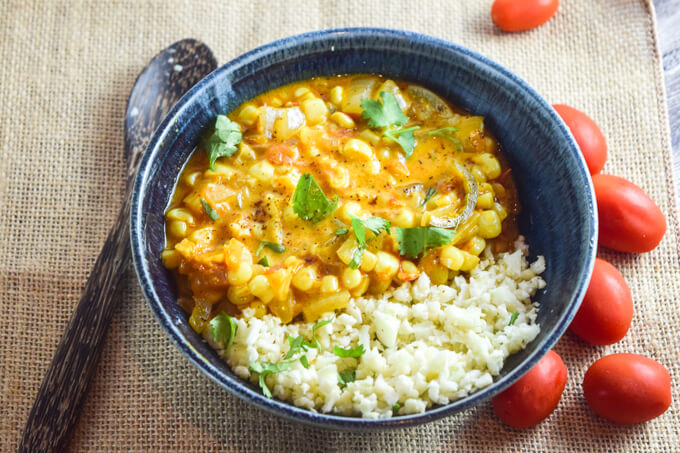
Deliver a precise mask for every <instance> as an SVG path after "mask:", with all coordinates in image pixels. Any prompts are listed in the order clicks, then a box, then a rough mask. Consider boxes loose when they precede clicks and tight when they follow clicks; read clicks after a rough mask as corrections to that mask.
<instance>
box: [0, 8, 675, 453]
mask: <svg viewBox="0 0 680 453" xmlns="http://www.w3.org/2000/svg"><path fill="white" fill-rule="evenodd" d="M490 4H491V0H456V1H448V0H440V1H436V0H419V1H417V2H411V1H398V2H397V1H394V2H379V1H372V2H367V1H358V0H345V1H344V2H338V3H336V2H323V1H317V2H310V3H309V4H306V5H305V4H304V3H303V2H299V1H286V2H269V1H263V0H257V1H250V2H235V1H224V0H223V1H219V2H216V1H208V0H204V1H195V0H192V1H188V0H187V1H179V0H178V1H164V2H156V3H154V2H138V1H135V0H129V1H118V2H94V1H93V2H87V1H75V0H67V1H64V2H39V1H22V0H17V1H8V0H5V1H2V2H0V119H1V120H2V127H0V240H1V241H2V242H1V245H0V313H2V316H0V332H1V333H0V392H1V396H0V426H1V430H0V449H2V450H3V451H12V450H15V449H16V446H17V445H18V442H19V440H20V436H21V431H22V429H23V425H24V422H25V418H26V416H27V415H28V412H29V410H30V407H31V404H32V401H33V398H34V396H35V394H36V392H37V390H38V387H39V385H40V381H41V379H42V376H43V374H44V372H45V370H46V368H47V365H48V364H49V361H50V358H51V356H52V353H53V351H54V348H55V347H56V344H57V342H58V340H59V338H60V336H61V334H62V331H63V328H64V326H65V324H66V322H67V320H68V319H69V317H70V314H71V312H72V310H73V308H74V306H75V303H76V301H77V299H78V297H79V295H80V291H81V288H82V286H83V284H84V281H85V279H86V277H87V273H88V272H89V270H90V269H91V266H92V264H93V263H94V260H95V257H96V256H97V254H98V252H99V250H100V247H101V245H102V243H103V241H104V238H105V236H106V234H107V232H108V230H109V228H110V226H111V225H112V223H113V221H114V218H115V215H116V213H117V210H118V208H119V206H120V202H121V196H122V190H123V179H124V161H123V134H122V130H123V120H122V119H123V114H124V110H125V103H126V100H127V96H128V92H129V90H130V88H131V87H132V84H133V82H134V79H135V77H136V75H137V74H138V72H139V71H140V70H141V69H142V67H143V66H144V65H145V64H146V63H147V61H148V60H149V59H150V58H151V57H152V56H153V55H155V54H156V53H157V52H158V51H159V50H160V49H162V48H164V47H165V46H167V45H168V44H170V43H172V42H174V41H176V40H179V39H181V38H185V37H194V38H198V39H201V40H203V41H204V42H206V43H207V44H208V45H210V46H211V48H212V49H214V51H215V54H216V55H217V56H218V59H219V61H221V62H225V61H228V60H229V59H231V58H233V57H236V56H237V55H239V54H241V53H242V52H244V51H246V50H249V49H251V48H253V47H255V46H258V45H260V44H264V43H267V42H270V41H272V40H274V39H277V38H281V37H284V36H288V35H292V34H297V33H301V32H305V31H309V30H316V29H323V28H331V27H339V26H380V27H391V28H401V29H407V30H413V31H418V32H424V33H428V34H431V35H435V36H438V37H442V38H445V39H448V40H451V41H454V42H456V43H460V44H462V45H465V46H468V47H470V48H472V49H474V50H477V51H479V52H481V53H483V54H485V55H487V56H488V57H490V58H492V59H494V60H496V61H498V62H500V63H501V64H503V65H505V66H506V67H508V68H509V69H511V70H513V71H515V72H516V73H517V74H518V75H519V76H520V77H522V78H524V79H525V80H527V81H528V82H529V83H530V84H531V85H532V86H533V87H535V88H536V89H537V90H538V91H539V92H540V93H541V94H543V95H544V96H545V98H546V99H547V100H548V101H549V102H552V103H558V102H559V103H567V104H570V105H573V106H575V107H577V108H579V109H582V110H584V111H586V112H588V114H590V115H591V116H592V117H593V118H594V119H595V120H596V121H597V122H598V124H599V125H600V126H601V127H602V129H603V131H604V133H605V135H606V137H607V140H608V143H609V150H610V151H609V160H608V162H607V166H606V168H605V170H606V171H607V172H610V173H615V174H618V175H621V176H624V177H627V178H629V179H630V180H632V181H634V182H635V183H637V184H638V185H640V186H641V187H643V188H644V189H645V190H646V191H647V192H648V193H649V194H650V195H651V196H652V197H653V198H654V199H655V200H656V201H657V203H658V204H659V206H660V207H661V209H662V210H663V211H664V212H665V213H666V215H667V218H668V222H669V228H668V233H667V234H666V236H665V238H664V240H663V242H662V243H661V245H660V247H659V248H657V249H656V250H654V251H653V252H651V253H648V254H645V255H639V256H633V255H627V254H616V253H612V252H607V251H604V252H602V253H601V254H600V256H602V257H604V258H605V259H608V260H610V261H611V262H613V263H614V264H615V265H616V266H618V268H619V269H620V270H621V272H622V273H623V274H624V276H625V277H626V279H627V281H628V283H629V284H630V287H631V290H632V292H633V295H634V300H635V310H636V313H635V319H634V321H633V325H632V327H631V329H630V332H629V333H628V335H627V336H626V338H625V339H624V340H623V341H622V342H621V343H619V344H617V345H615V346H612V347H606V348H602V347H593V346H589V345H586V344H585V343H583V342H581V341H580V340H578V339H577V338H576V337H574V336H573V335H571V334H567V335H566V336H565V337H564V338H563V339H562V340H561V341H560V342H559V344H558V346H557V350H558V352H559V353H560V354H561V355H562V357H563V358H564V361H565V362H566V364H567V366H568V368H569V380H568V384H567V388H566V391H565V393H564V396H563V398H562V402H561V403H560V406H559V408H558V409H557V411H556V412H555V413H554V414H553V415H551V416H550V418H549V419H548V420H547V421H545V422H544V423H542V424H540V425H539V426H537V427H535V428H533V429H528V430H524V431H515V430H512V429H509V428H507V427H505V426H503V425H502V424H500V423H499V422H498V421H497V419H496V418H495V417H494V415H493V412H492V410H491V406H490V404H489V403H485V404H482V405H480V406H479V407H477V408H474V409H471V410H468V411H466V412H465V413H463V414H460V415H458V416H454V417H449V418H446V419H444V420H442V421H439V422H435V423H431V424H427V425H424V426H420V427H415V428H410V429H405V430H397V431H390V432H379V433H366V434H358V433H340V432H332V431H324V430H319V429H312V428H308V427H305V426H302V425H298V424H294V423H290V422H287V421H284V420H282V419H279V418H277V417H273V416H271V415H269V414H267V413H264V412H261V411H260V410H257V409H254V408H252V407H251V406H249V405H247V404H246V403H243V402H242V401H240V400H238V399H236V398H235V397H233V396H231V395H230V394H228V393H227V392H226V391H224V390H222V389H221V388H220V387H218V386H217V385H215V384H213V383H212V381H210V380H209V379H208V378H206V377H204V376H203V375H202V374H200V373H199V372H198V371H197V370H196V369H195V368H194V367H193V366H192V365H191V364H190V363H189V362H188V361H187V360H186V359H185V358H184V357H183V356H182V355H181V354H180V353H179V352H177V350H176V349H175V348H174V347H173V346H172V344H171V342H170V340H169V339H168V338H167V337H166V336H165V334H164V333H163V332H162V331H161V329H160V328H159V326H158V325H157V323H156V322H155V320H154V318H153V316H152V315H151V313H150V311H149V309H148V308H147V305H146V303H145V302H144V300H143V298H142V295H141V293H140V290H139V288H138V284H137V281H136V278H135V276H134V273H133V272H132V271H131V270H129V271H128V275H127V278H126V280H125V286H124V288H123V290H122V291H121V292H120V298H121V300H120V307H119V309H118V310H117V312H116V315H115V319H114V322H113V325H112V326H111V330H110V332H109V334H108V338H107V340H106V347H105V350H104V353H103V356H102V360H101V362H100V364H99V369H98V372H97V376H96V378H95V380H94V382H93V383H92V387H91V389H90V393H89V396H88V398H87V400H86V402H85V405H84V409H83V413H82V415H81V418H80V422H79V424H78V425H77V428H76V431H75V435H74V438H73V442H72V444H71V448H72V449H73V450H74V451H94V450H98V451H113V450H126V451H132V450H158V451H213V450H215V451H224V450H226V451H276V450H285V451H447V450H466V449H467V450H470V451H482V450H490V451H508V452H510V451H512V452H517V451H523V452H535V451H557V450H564V451H573V452H579V453H580V452H583V451H598V452H603V451H616V452H618V451H645V452H648V451H673V450H675V451H677V449H678V448H680V425H678V420H679V419H680V408H679V405H678V403H677V398H678V379H679V371H680V368H679V366H678V362H679V361H680V347H679V345H678V340H677V338H678V331H680V314H678V305H677V301H678V300H679V296H680V289H679V286H678V281H680V266H679V263H678V236H677V232H678V226H677V216H676V208H675V204H674V198H673V185H672V177H671V170H670V169H671V166H670V145H669V138H668V137H669V134H668V126H667V118H666V113H665V103H664V95H663V84H662V77H661V73H660V61H659V53H658V50H657V44H656V38H655V30H654V19H653V12H652V7H651V5H650V4H649V3H647V2H644V1H641V0H563V1H562V5H561V6H560V10H559V12H558V14H557V15H556V17H555V18H553V20H551V21H550V22H549V23H548V24H546V25H545V26H543V27H540V28H539V29H536V30H533V31H530V32H526V33H521V34H504V33H501V32H499V31H498V30H497V29H495V28H494V27H493V25H492V24H491V21H490V20H489V8H490ZM568 240H569V238H565V241H568ZM615 351H632V352H638V353H642V354H645V355H647V356H650V357H653V358H655V359H657V360H659V361H661V362H662V363H664V364H665V365H666V366H667V367H668V369H669V370H670V372H671V374H672V376H673V377H674V386H673V394H674V395H675V397H676V402H674V403H673V406H672V407H671V409H670V410H669V411H668V412H667V413H666V414H665V415H664V416H662V417H660V418H658V419H656V420H653V421H651V422H649V423H647V424H644V425H640V426H634V427H616V426H613V425H610V424H608V423H606V422H604V421H603V420H602V419H600V418H598V417H596V416H594V415H593V414H592V413H591V412H590V411H589V409H588V407H587V405H586V403H585V400H584V398H583V396H582V392H581V390H580V383H581V381H582V378H583V374H584V373H585V370H586V369H587V367H588V365H589V364H590V363H592V362H593V361H594V360H595V359H597V358H599V357H601V356H603V355H605V354H607V353H610V352H615Z"/></svg>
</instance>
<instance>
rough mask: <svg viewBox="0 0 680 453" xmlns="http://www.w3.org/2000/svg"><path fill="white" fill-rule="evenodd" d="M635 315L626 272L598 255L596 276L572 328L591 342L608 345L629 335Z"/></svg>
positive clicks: (591, 282) (594, 271)
mask: <svg viewBox="0 0 680 453" xmlns="http://www.w3.org/2000/svg"><path fill="white" fill-rule="evenodd" d="M632 319H633V298H632V296H631V294H630V289H629V288H628V285H627V284H626V281H625V280H624V279H623V275H621V273H620V272H619V271H618V270H617V269H616V268H615V267H614V266H612V265H611V264H609V263H608V262H606V261H605V260H602V259H600V258H597V259H595V266H594V267H593V276H592V277H590V285H589V286H588V291H586V295H585V297H584V298H583V302H581V307H580V308H579V309H578V312H577V313H576V316H574V320H573V321H572V322H571V325H570V326H569V328H570V329H571V331H572V332H574V333H575V334H576V335H578V336H579V337H581V338H583V339H584V340H585V341H587V342H588V343H592V344H597V345H602V346H604V345H608V344H613V343H616V342H617V341H619V340H620V339H621V338H623V337H624V336H625V335H626V332H628V328H629V327H630V322H631V321H632Z"/></svg>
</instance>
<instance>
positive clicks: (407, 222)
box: [392, 208, 416, 228]
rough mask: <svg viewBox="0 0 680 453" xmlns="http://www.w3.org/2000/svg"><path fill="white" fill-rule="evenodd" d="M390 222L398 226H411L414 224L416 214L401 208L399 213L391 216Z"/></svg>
mask: <svg viewBox="0 0 680 453" xmlns="http://www.w3.org/2000/svg"><path fill="white" fill-rule="evenodd" d="M392 223H393V224H394V225H395V226H398V227H400V228H412V227H413V226H415V224H416V216H415V214H414V213H413V211H411V210H410V209H408V208H402V209H401V211H399V213H398V214H397V215H396V216H395V217H393V218H392Z"/></svg>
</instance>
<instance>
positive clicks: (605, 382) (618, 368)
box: [583, 354, 671, 425]
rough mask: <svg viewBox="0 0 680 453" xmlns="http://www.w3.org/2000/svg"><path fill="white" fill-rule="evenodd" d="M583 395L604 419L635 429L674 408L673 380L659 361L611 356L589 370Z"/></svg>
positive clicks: (602, 359)
mask: <svg viewBox="0 0 680 453" xmlns="http://www.w3.org/2000/svg"><path fill="white" fill-rule="evenodd" d="M583 393H584V394H585V397H586V401H588V405H589V406H590V408H591V409H592V410H593V411H595V412H596V413H597V414H598V415H600V416H601V417H603V418H606V419H607V420H609V421H612V422H614V423H618V424H621V425H633V424H635V423H642V422H646V421H648V420H651V419H653V418H656V417H658V416H659V415H661V414H663V413H664V412H666V409H668V407H669V406H670V405H671V376H670V374H668V370H666V368H665V367H664V366H663V365H661V364H660V363H659V362H657V361H656V360H652V359H650V358H647V357H644V356H641V355H638V354H612V355H608V356H605V357H602V358H601V359H600V360H598V361H596V362H595V363H593V364H592V365H591V366H590V368H588V371H586V375H585V376H584V378H583Z"/></svg>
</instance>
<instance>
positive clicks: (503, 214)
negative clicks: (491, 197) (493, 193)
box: [493, 203, 508, 220]
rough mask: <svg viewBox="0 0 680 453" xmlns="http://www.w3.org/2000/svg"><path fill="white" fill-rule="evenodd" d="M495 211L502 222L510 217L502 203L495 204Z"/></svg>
mask: <svg viewBox="0 0 680 453" xmlns="http://www.w3.org/2000/svg"><path fill="white" fill-rule="evenodd" d="M493 209H494V210H495V211H496V212H497V213H498V217H500V219H501V220H505V219H506V218H507V217H508V211H507V210H506V209H505V208H504V207H503V205H502V204H500V203H494V204H493Z"/></svg>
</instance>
